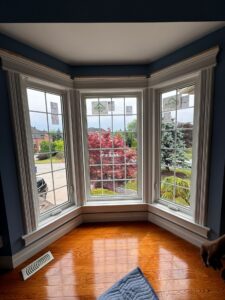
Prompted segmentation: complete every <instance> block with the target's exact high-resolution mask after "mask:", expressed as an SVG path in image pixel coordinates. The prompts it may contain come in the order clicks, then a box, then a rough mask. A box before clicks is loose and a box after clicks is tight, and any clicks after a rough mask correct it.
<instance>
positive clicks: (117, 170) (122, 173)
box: [114, 165, 126, 179]
mask: <svg viewBox="0 0 225 300" xmlns="http://www.w3.org/2000/svg"><path fill="white" fill-rule="evenodd" d="M114 178H115V179H125V178H126V168H125V165H115V166H114Z"/></svg>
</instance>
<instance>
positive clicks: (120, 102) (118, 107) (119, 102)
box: [112, 98, 124, 115]
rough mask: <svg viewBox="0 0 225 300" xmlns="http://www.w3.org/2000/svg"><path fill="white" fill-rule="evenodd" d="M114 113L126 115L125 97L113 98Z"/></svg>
mask: <svg viewBox="0 0 225 300" xmlns="http://www.w3.org/2000/svg"><path fill="white" fill-rule="evenodd" d="M112 106H113V108H114V109H112V114H114V115H124V98H112Z"/></svg>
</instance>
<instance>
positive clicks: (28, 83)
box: [21, 76, 75, 224]
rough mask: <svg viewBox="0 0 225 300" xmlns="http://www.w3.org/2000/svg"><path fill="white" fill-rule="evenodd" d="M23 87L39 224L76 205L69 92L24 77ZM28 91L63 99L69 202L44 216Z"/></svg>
mask: <svg viewBox="0 0 225 300" xmlns="http://www.w3.org/2000/svg"><path fill="white" fill-rule="evenodd" d="M21 87H22V94H23V97H22V98H23V99H22V100H23V104H22V105H23V108H24V109H23V111H24V117H25V123H26V128H25V132H26V138H27V141H28V147H29V146H30V147H29V149H28V152H29V157H28V159H29V165H30V167H31V171H30V174H31V182H32V187H33V189H32V192H33V201H34V203H35V215H36V219H37V223H38V224H39V223H41V222H43V221H45V220H46V219H48V218H50V217H52V216H54V215H58V214H60V213H62V211H63V210H65V209H67V208H69V207H71V206H73V205H75V197H74V184H73V179H72V178H73V172H72V168H71V165H72V164H71V162H72V153H71V145H70V144H71V141H70V138H69V136H70V128H71V124H70V120H69V118H68V114H66V112H67V111H68V109H69V107H68V105H69V98H68V94H67V92H66V91H65V90H64V89H62V88H59V87H53V86H51V84H50V85H49V84H46V83H45V82H43V83H41V84H40V83H39V82H37V80H35V79H34V78H27V77H24V76H22V77H21ZM27 89H33V90H37V91H41V92H44V93H52V94H56V95H59V96H60V97H61V106H62V107H61V109H62V118H63V135H64V152H65V170H66V175H67V187H68V189H67V193H68V201H67V202H65V203H62V204H60V205H57V206H55V207H53V208H52V209H50V210H47V211H46V212H44V213H43V214H40V211H39V200H38V194H37V188H36V175H35V174H34V172H32V170H34V167H35V164H34V159H33V147H32V145H33V142H32V132H31V125H30V117H29V107H28V97H27Z"/></svg>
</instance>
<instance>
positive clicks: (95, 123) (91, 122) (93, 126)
mask: <svg viewBox="0 0 225 300" xmlns="http://www.w3.org/2000/svg"><path fill="white" fill-rule="evenodd" d="M87 128H88V133H90V132H96V131H99V117H87Z"/></svg>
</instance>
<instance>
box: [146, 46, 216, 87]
mask: <svg viewBox="0 0 225 300" xmlns="http://www.w3.org/2000/svg"><path fill="white" fill-rule="evenodd" d="M218 52H219V46H216V47H213V48H211V49H209V50H207V51H204V52H202V53H200V54H198V55H195V56H192V57H190V58H187V59H184V60H182V61H181V62H179V63H176V64H173V65H171V66H169V67H167V68H164V69H162V70H160V71H157V72H155V73H152V74H151V75H150V78H149V79H148V86H149V87H157V86H158V85H160V86H162V82H167V83H168V81H170V80H171V79H172V78H173V79H174V78H177V77H184V78H187V79H188V77H190V75H191V76H193V74H194V73H198V72H199V71H201V70H204V69H207V68H210V67H214V66H215V65H216V58H217V54H218Z"/></svg>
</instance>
